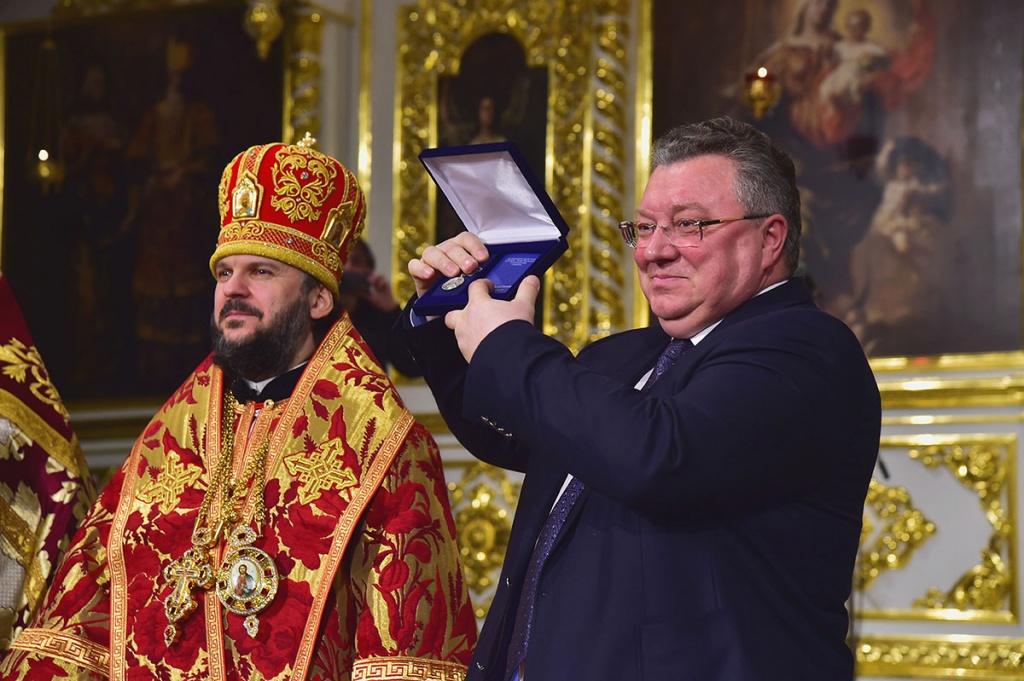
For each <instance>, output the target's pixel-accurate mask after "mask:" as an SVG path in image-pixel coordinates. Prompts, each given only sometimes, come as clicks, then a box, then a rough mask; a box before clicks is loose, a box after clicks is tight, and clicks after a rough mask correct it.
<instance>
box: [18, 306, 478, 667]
mask: <svg viewBox="0 0 1024 681" xmlns="http://www.w3.org/2000/svg"><path fill="white" fill-rule="evenodd" d="M225 389H226V386H225V379H224V375H223V374H222V372H221V371H220V369H219V368H217V367H216V366H214V365H213V364H212V363H211V362H210V361H209V360H207V361H206V362H204V363H203V364H202V365H200V366H199V368H198V369H196V371H195V372H194V373H193V374H192V375H191V376H190V377H189V378H188V379H187V380H186V381H185V383H184V384H183V385H182V386H181V387H180V388H179V389H178V391H177V392H176V393H175V394H174V395H173V396H172V397H171V398H170V399H169V400H168V401H167V403H166V404H165V405H164V406H163V407H162V408H161V409H160V411H159V412H158V413H157V415H156V416H155V417H154V418H153V420H152V421H151V422H150V424H149V426H148V427H147V428H146V430H145V432H143V434H142V435H141V436H140V438H139V439H138V441H137V442H136V444H135V447H134V448H133V450H132V453H131V455H130V456H129V457H128V459H127V460H126V461H125V463H124V465H123V466H122V467H121V469H120V470H119V471H118V473H117V474H116V475H115V477H114V478H113V480H111V482H110V483H109V484H108V485H107V486H106V488H105V489H104V490H103V493H102V494H101V496H100V498H99V500H98V502H97V503H96V505H95V506H94V507H93V509H92V511H91V512H90V514H89V515H88V517H87V518H86V520H85V521H84V523H83V524H82V526H81V527H80V528H79V530H78V532H77V534H76V535H75V538H74V540H73V541H72V545H71V547H70V548H69V551H68V555H67V557H66V558H65V560H64V561H63V563H62V564H61V565H60V567H59V570H58V572H57V575H56V578H55V582H54V585H53V587H52V588H51V589H50V591H49V592H48V594H47V597H46V599H45V601H44V602H43V604H42V607H41V608H40V610H39V612H38V614H37V616H36V618H35V621H34V622H33V624H32V627H31V628H29V629H26V630H25V632H24V633H23V634H22V635H21V636H20V637H19V638H18V639H17V641H16V642H15V649H14V650H13V651H12V652H11V654H10V656H9V657H8V658H6V659H5V660H4V661H3V665H2V667H0V678H3V679H8V678H26V679H46V680H47V681H49V679H54V678H59V679H63V678H73V679H102V678H108V677H109V678H111V679H153V678H156V679H175V680H178V679H181V680H185V679H197V680H198V679H231V680H234V679H238V680H242V679H246V680H248V679H274V680H283V679H324V680H327V679H330V680H331V681H345V680H347V679H438V680H442V679H461V678H463V676H464V673H465V665H466V664H467V663H468V661H469V656H470V653H471V651H472V647H473V645H474V643H475V641H476V628H475V627H476V623H475V620H474V616H473V611H472V607H471V605H470V602H469V599H468V595H467V590H466V587H465V584H464V582H463V578H462V572H461V568H460V564H459V561H458V551H457V546H456V541H455V525H454V522H453V519H452V514H451V509H450V508H449V505H448V496H447V489H446V486H445V481H444V476H443V471H442V467H441V460H440V456H439V452H438V449H437V445H436V444H435V443H434V441H433V439H432V438H431V436H430V434H429V433H428V432H427V430H426V429H425V428H423V427H422V426H421V425H419V424H417V423H416V422H415V421H414V420H413V417H412V415H411V414H410V413H409V411H408V410H407V409H406V408H405V407H404V405H403V404H402V402H401V399H400V398H399V396H398V394H397V392H396V391H395V388H394V386H393V384H392V383H391V381H390V380H389V379H388V378H387V376H385V375H383V374H382V373H380V369H379V368H378V365H377V363H376V361H374V360H373V359H372V357H371V356H369V355H368V353H367V351H366V347H365V344H364V343H363V341H362V339H361V338H360V336H359V334H358V332H356V331H355V330H354V329H353V328H352V324H351V322H350V321H349V318H348V316H347V315H345V316H343V317H342V319H341V320H340V321H339V322H338V323H337V324H336V325H335V327H334V328H333V329H332V330H331V332H330V333H329V334H328V335H327V337H326V338H325V339H324V341H323V342H322V343H321V344H320V346H319V348H318V349H317V351H316V353H315V354H314V355H313V357H312V359H311V360H310V362H309V364H308V365H307V367H306V369H305V371H304V372H303V374H302V377H301V378H300V379H299V382H298V384H297V386H296V388H295V390H294V392H293V393H292V395H291V397H290V398H288V399H287V400H283V401H280V402H277V403H269V402H268V403H262V404H259V405H255V404H253V403H247V404H242V405H237V406H235V405H234V404H233V402H232V401H231V400H224V399H222V396H223V393H224V391H225ZM225 404H227V405H228V407H227V408H228V409H233V410H234V411H235V413H234V414H225V413H223V410H224V408H225V407H224V405H225ZM226 416H227V417H228V418H225V417H226ZM225 426H228V427H229V428H230V429H231V430H233V437H225V433H224V432H222V429H223V428H224V427H225ZM225 444H227V446H229V447H231V448H232V449H233V455H232V456H230V457H226V458H222V456H221V454H222V452H221V448H222V446H225ZM224 462H227V463H224ZM218 463H221V465H220V466H218ZM260 465H262V467H263V480H264V484H263V487H262V492H263V494H262V497H263V498H262V499H261V498H260V497H261V495H260V494H259V491H260V490H259V489H256V488H257V487H259V485H252V486H251V487H250V488H248V489H246V488H244V487H243V486H244V485H245V484H246V481H247V480H248V479H249V478H248V477H247V476H248V473H249V472H251V471H254V470H255V471H257V472H258V470H259V468H260ZM218 471H220V473H222V474H219V473H218ZM218 477H220V479H219V480H218ZM258 478H259V476H256V478H255V479H258ZM223 483H226V484H227V485H230V484H232V483H234V484H235V492H234V498H235V500H236V501H237V502H238V506H237V507H236V509H237V513H236V515H235V516H234V517H233V516H231V514H230V513H229V514H225V513H223V512H222V511H223V509H221V508H219V507H218V506H219V501H218V499H219V498H221V497H217V496H214V495H210V498H212V499H213V501H212V503H211V502H206V503H204V499H206V498H207V496H208V495H207V494H206V492H207V490H208V489H209V488H211V487H214V488H216V487H217V485H219V484H223ZM225 489H229V488H228V487H225ZM228 498H230V495H229V496H228ZM261 508H265V513H261V512H260V509H261ZM261 516H263V518H264V520H263V522H262V523H261V522H259V519H260V517H261ZM204 517H205V520H204ZM223 518H228V521H227V522H224V523H223V526H222V527H218V525H219V524H220V523H221V519H223ZM232 518H234V519H233V520H232ZM200 530H202V531H200ZM203 531H205V532H206V534H203ZM197 536H198V539H197Z"/></svg>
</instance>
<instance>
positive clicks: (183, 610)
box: [164, 546, 215, 647]
mask: <svg viewBox="0 0 1024 681" xmlns="http://www.w3.org/2000/svg"><path fill="white" fill-rule="evenodd" d="M164 579H166V580H167V583H168V584H170V585H171V587H172V588H171V595H170V596H168V597H167V600H166V601H164V612H165V613H166V614H167V622H168V625H167V628H166V629H164V643H166V644H167V646H168V647H170V645H171V644H172V643H174V642H175V641H177V640H178V635H179V633H180V632H179V631H178V622H180V621H181V620H183V619H185V618H186V617H188V616H189V615H191V614H192V611H193V610H195V609H196V607H197V605H198V604H197V603H196V599H195V598H194V597H193V596H192V592H193V591H194V590H195V589H196V588H202V589H209V588H210V587H211V586H213V583H214V581H215V580H214V575H213V567H212V566H211V565H210V560H209V558H208V557H207V555H206V551H205V549H203V548H200V547H198V546H193V547H192V548H190V549H189V550H188V551H186V552H185V554H184V555H183V556H182V557H181V558H178V559H177V560H176V561H174V562H173V563H171V564H170V565H168V566H167V567H165V568H164Z"/></svg>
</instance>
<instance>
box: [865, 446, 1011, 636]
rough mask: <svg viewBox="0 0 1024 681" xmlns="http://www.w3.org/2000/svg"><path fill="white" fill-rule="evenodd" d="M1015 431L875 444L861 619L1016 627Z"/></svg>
mask: <svg viewBox="0 0 1024 681" xmlns="http://www.w3.org/2000/svg"><path fill="white" fill-rule="evenodd" d="M1016 453H1017V436H1016V434H1013V433H1003V434H1000V433H993V434H982V435H978V434H958V433H953V434H944V435H915V436H910V437H902V436H886V437H884V438H882V442H881V451H880V460H881V462H882V463H881V465H880V467H879V469H878V473H877V474H876V477H875V479H874V480H872V484H871V489H870V490H869V492H868V498H867V503H866V505H865V518H864V532H863V535H862V542H861V555H860V557H859V559H858V562H857V568H856V572H855V577H854V581H855V586H856V588H857V590H858V591H857V596H856V598H857V599H858V602H859V605H858V607H857V612H858V613H859V614H860V616H861V617H864V618H872V619H902V620H933V621H948V622H952V621H970V622H1002V623H1013V622H1018V621H1019V612H1018V604H1017V597H1016V589H1015V586H1016V584H1017V581H1018V580H1017V578H1016V573H1017V570H1018V566H1017V564H1016V555H1017V539H1016V526H1017V523H1016V508H1015V498H1014V497H1015V495H1014V493H1013V486H1012V484H1010V483H1012V481H1013V480H1014V473H1015V470H1016V465H1015V461H1016Z"/></svg>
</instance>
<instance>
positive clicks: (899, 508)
mask: <svg viewBox="0 0 1024 681" xmlns="http://www.w3.org/2000/svg"><path fill="white" fill-rule="evenodd" d="M865 504H866V506H867V510H868V511H869V512H866V513H865V515H864V529H863V531H862V532H861V553H860V555H859V556H858V558H857V565H856V568H855V570H854V574H853V583H854V588H855V589H858V590H860V591H867V590H868V589H870V588H871V583H872V582H874V581H875V578H876V577H878V575H879V574H881V573H882V572H884V571H886V570H898V569H901V568H903V567H904V566H905V565H906V564H907V561H908V560H909V559H910V556H911V555H912V554H913V552H914V550H915V549H917V548H918V547H919V546H921V545H922V544H923V543H924V542H925V541H927V539H928V537H930V536H931V535H932V534H933V533H934V532H935V524H934V523H932V522H931V521H930V520H928V519H927V518H925V517H924V514H922V513H921V511H919V510H918V509H916V508H914V506H913V504H912V503H911V500H910V493H909V492H908V491H907V490H906V488H904V487H888V486H886V485H883V484H882V483H880V482H878V481H877V480H874V479H872V480H871V483H870V485H869V487H868V495H867V500H866V501H865ZM873 518H874V519H877V520H878V523H880V524H881V525H882V528H881V530H880V531H879V532H877V533H876V532H875V529H876V523H875V522H872V519H873ZM871 536H875V537H876V538H875V539H874V541H873V542H872V543H871V545H870V546H864V543H865V540H866V539H867V538H869V537H871Z"/></svg>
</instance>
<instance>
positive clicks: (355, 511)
mask: <svg viewBox="0 0 1024 681" xmlns="http://www.w3.org/2000/svg"><path fill="white" fill-rule="evenodd" d="M415 423H416V419H414V418H413V415H412V414H411V413H410V412H409V411H408V410H403V411H402V413H401V414H400V415H399V416H398V419H397V422H396V423H395V427H394V428H392V429H391V432H390V433H388V437H387V439H386V440H385V441H384V442H383V443H382V444H381V446H380V449H378V450H377V453H376V454H375V455H374V456H373V458H372V459H371V461H370V464H369V466H367V467H366V469H365V470H364V471H363V476H362V481H361V484H360V485H359V487H358V488H357V490H356V493H355V496H354V497H353V498H352V500H351V501H350V502H349V504H348V506H346V507H345V512H344V513H343V514H342V516H341V518H340V519H339V521H338V529H337V532H336V534H335V535H334V542H333V543H332V544H331V550H330V552H329V553H328V554H327V555H328V557H327V561H326V562H327V566H328V567H327V570H326V572H325V573H324V578H323V580H321V582H320V588H319V589H318V590H317V593H316V595H315V597H314V598H313V606H312V608H310V619H309V622H307V623H306V629H305V632H304V633H303V635H302V641H301V642H300V643H299V654H298V655H297V656H296V659H295V668H294V671H293V672H292V678H293V679H304V678H306V673H307V672H308V671H309V665H310V662H311V660H312V657H313V649H314V648H315V646H316V639H317V632H318V631H319V630H320V619H321V618H322V617H323V612H324V607H325V604H326V602H327V597H328V595H329V593H330V591H331V587H332V585H333V583H334V574H335V573H336V572H337V570H338V566H339V565H340V564H341V560H342V558H343V557H344V555H345V549H346V548H347V547H348V543H349V540H350V539H351V538H352V534H353V532H354V530H355V527H356V525H357V524H358V522H359V519H360V518H361V517H362V515H363V511H364V510H365V509H366V507H367V505H369V503H370V500H371V499H372V498H373V495H374V494H376V493H377V489H378V488H379V487H380V483H381V481H382V480H384V476H385V475H387V472H388V470H389V469H390V468H391V464H392V463H394V460H395V457H396V456H398V451H399V449H401V446H402V443H403V442H404V441H405V438H406V437H408V435H409V431H410V430H412V427H413V425H414V424H415ZM354 678H355V677H353V679H354ZM398 678H403V677H398ZM408 678H416V677H408Z"/></svg>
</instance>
